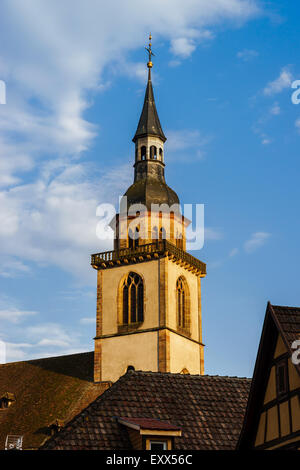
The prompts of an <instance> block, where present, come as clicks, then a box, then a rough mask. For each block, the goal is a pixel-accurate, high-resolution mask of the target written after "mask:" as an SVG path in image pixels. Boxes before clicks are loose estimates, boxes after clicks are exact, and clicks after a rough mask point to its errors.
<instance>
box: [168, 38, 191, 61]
mask: <svg viewBox="0 0 300 470" xmlns="http://www.w3.org/2000/svg"><path fill="white" fill-rule="evenodd" d="M195 49H196V45H195V42H194V40H193V39H189V38H176V39H172V41H171V52H172V53H173V54H174V55H176V56H179V57H182V58H184V59H185V58H187V57H189V56H190V55H191V54H192V53H193V52H194V50H195Z"/></svg>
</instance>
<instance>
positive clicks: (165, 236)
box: [159, 227, 167, 240]
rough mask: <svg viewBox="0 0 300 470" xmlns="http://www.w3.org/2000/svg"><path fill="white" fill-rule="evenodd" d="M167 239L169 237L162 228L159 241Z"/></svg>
mask: <svg viewBox="0 0 300 470" xmlns="http://www.w3.org/2000/svg"><path fill="white" fill-rule="evenodd" d="M166 238H167V235H166V230H165V229H164V228H163V227H161V229H160V231H159V239H160V240H165V239H166Z"/></svg>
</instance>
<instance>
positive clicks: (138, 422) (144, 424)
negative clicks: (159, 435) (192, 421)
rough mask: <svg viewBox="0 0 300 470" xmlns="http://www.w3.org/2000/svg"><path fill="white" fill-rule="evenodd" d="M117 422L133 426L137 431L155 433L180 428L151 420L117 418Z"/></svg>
mask: <svg viewBox="0 0 300 470" xmlns="http://www.w3.org/2000/svg"><path fill="white" fill-rule="evenodd" d="M119 421H122V422H125V423H128V424H133V425H135V426H137V427H138V428H139V429H152V430H156V431H178V430H180V428H179V427H178V426H174V424H170V423H166V422H165V421H161V420H160V419H153V418H128V417H122V416H120V417H119Z"/></svg>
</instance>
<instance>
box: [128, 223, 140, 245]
mask: <svg viewBox="0 0 300 470" xmlns="http://www.w3.org/2000/svg"><path fill="white" fill-rule="evenodd" d="M139 236H140V230H139V228H138V227H135V230H134V232H133V231H132V230H131V228H130V229H129V230H128V247H129V248H133V249H134V248H136V247H137V246H138V245H139Z"/></svg>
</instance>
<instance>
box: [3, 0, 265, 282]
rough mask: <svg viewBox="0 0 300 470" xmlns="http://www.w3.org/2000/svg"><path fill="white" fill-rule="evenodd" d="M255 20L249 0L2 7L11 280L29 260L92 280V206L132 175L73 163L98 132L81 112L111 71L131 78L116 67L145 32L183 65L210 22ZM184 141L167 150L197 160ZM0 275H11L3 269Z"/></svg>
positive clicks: (139, 73)
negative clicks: (14, 271)
mask: <svg viewBox="0 0 300 470" xmlns="http://www.w3.org/2000/svg"><path fill="white" fill-rule="evenodd" d="M145 11H147V14H145ZM258 12H259V9H258V7H257V4H256V2H254V1H252V0H216V1H214V2H211V1H210V0H204V1H202V2H199V1H198V0H186V1H185V2H184V3H183V2H182V1H181V0H165V1H164V2H161V0H153V2H152V3H151V8H150V9H149V8H148V3H147V2H146V1H144V0H132V1H131V2H123V1H120V0H118V1H117V0H113V1H112V2H106V3H104V2H99V1H98V0H90V1H89V5H88V8H87V6H86V4H85V3H84V2H76V1H74V0H64V2H61V1H59V0H52V1H51V2H38V1H36V0H26V2H20V1H18V0H3V1H2V2H1V6H0V42H1V44H5V47H3V48H2V50H1V61H0V77H1V79H3V80H5V82H6V88H7V104H6V105H1V107H0V186H1V187H2V190H1V191H0V206H1V212H0V257H3V256H4V255H5V256H7V257H8V258H12V259H14V260H15V263H19V265H18V270H19V272H22V270H23V272H25V271H26V269H27V268H26V263H27V261H28V262H29V261H30V262H32V261H33V262H36V263H40V264H43V265H45V264H46V265H47V264H54V265H56V266H59V267H61V268H62V269H67V270H68V271H70V272H72V273H74V274H76V273H77V274H78V275H79V276H80V277H81V278H85V277H86V276H87V275H88V274H87V273H88V272H89V273H91V276H92V274H93V273H92V270H91V268H90V267H89V256H88V254H89V253H90V252H91V251H94V250H95V251H101V250H102V249H107V248H109V246H108V244H105V243H101V242H99V240H98V239H96V237H95V225H96V222H97V220H96V217H95V209H96V206H97V204H98V203H100V202H108V201H109V200H111V199H114V198H115V196H116V194H118V193H119V192H121V191H122V189H123V188H124V189H125V188H126V185H128V184H129V181H130V180H131V174H130V173H129V172H131V168H130V166H129V165H124V166H123V167H121V168H116V169H111V174H110V175H107V176H103V174H102V175H101V174H97V175H96V176H95V175H93V172H90V171H89V168H88V165H87V164H83V163H81V161H80V160H79V157H80V155H81V154H82V152H83V151H86V150H87V149H89V148H90V145H91V143H92V141H93V139H94V137H95V135H96V134H97V132H98V128H97V126H96V125H95V123H92V122H89V121H88V120H87V119H86V117H85V114H84V113H85V111H86V110H87V108H88V107H89V106H90V105H91V103H90V102H89V99H88V92H89V91H90V90H93V91H96V92H99V91H103V90H105V89H106V87H107V86H109V85H110V81H109V80H107V79H104V78H103V72H104V71H107V70H109V67H111V68H112V69H114V66H115V68H116V69H118V66H119V69H118V70H119V72H117V73H127V74H128V73H129V71H128V70H127V71H126V70H125V71H124V72H121V67H120V65H124V64H126V63H129V60H128V59H129V54H130V52H132V51H134V50H135V49H137V48H140V49H141V52H142V48H143V46H144V44H145V40H146V34H145V32H146V31H149V30H150V29H151V30H152V33H153V43H155V42H156V44H159V41H168V42H170V44H171V48H172V50H174V54H175V57H177V56H178V55H179V56H180V58H181V59H182V58H184V57H187V56H189V55H190V54H191V53H192V52H193V50H194V49H195V47H196V45H197V44H198V43H199V42H201V41H204V40H207V39H210V38H212V37H213V34H214V33H213V31H212V29H213V28H214V26H215V25H216V24H220V23H224V22H230V23H231V24H238V25H239V24H240V23H241V22H242V21H246V20H248V19H249V18H252V17H254V16H255V15H256V14H257V13H258ZM33 18H38V21H34V20H33ZM150 25H151V28H150ZM174 46H176V47H175V48H174ZM154 49H155V47H154ZM116 64H117V65H116ZM130 73H131V74H132V76H133V77H134V78H138V79H143V80H144V75H145V68H144V69H143V68H142V65H141V64H140V63H134V64H132V67H131V70H130ZM171 137H172V136H171ZM185 138H186V140H185V143H184V142H183V141H181V143H180V139H179V138H178V136H177V144H176V142H175V144H174V142H173V146H174V145H175V146H176V145H177V149H178V151H183V150H184V149H187V148H189V146H193V145H194V148H195V154H194V155H195V157H196V158H202V157H203V150H202V146H203V138H202V137H201V135H200V134H197V133H196V134H194V136H193V135H192V134H189V135H186V136H185ZM193 138H194V143H193V144H192V142H193ZM175 140H176V139H175ZM171 141H172V139H171ZM197 141H198V143H197ZM204 141H205V139H204ZM173 148H174V147H173ZM193 158H194V157H193ZM27 174H28V175H30V179H29V178H28V179H27V180H26V179H25V178H26V176H27ZM92 175H93V176H92ZM129 175H130V176H129ZM25 181H27V182H25ZM29 181H30V182H29ZM99 183H100V184H99ZM85 270H86V271H85ZM1 274H2V275H6V276H7V275H10V272H9V269H8V267H7V266H4V267H2V268H1ZM93 277H94V276H93Z"/></svg>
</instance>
